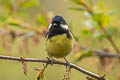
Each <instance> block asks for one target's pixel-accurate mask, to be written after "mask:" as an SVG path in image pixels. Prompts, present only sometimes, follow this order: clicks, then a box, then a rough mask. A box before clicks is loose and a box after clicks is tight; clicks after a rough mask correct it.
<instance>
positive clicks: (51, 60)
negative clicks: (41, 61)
mask: <svg viewBox="0 0 120 80" xmlns="http://www.w3.org/2000/svg"><path fill="white" fill-rule="evenodd" d="M47 59H48V61H49V63H50V64H51V65H53V63H54V59H53V58H49V57H47Z"/></svg>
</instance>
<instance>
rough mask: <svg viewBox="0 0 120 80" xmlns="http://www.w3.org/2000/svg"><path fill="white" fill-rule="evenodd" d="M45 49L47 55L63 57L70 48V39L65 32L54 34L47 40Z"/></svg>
mask: <svg viewBox="0 0 120 80" xmlns="http://www.w3.org/2000/svg"><path fill="white" fill-rule="evenodd" d="M46 50H47V53H48V56H49V57H55V58H63V57H65V56H67V55H68V54H69V53H70V52H71V50H72V39H69V38H67V35H66V34H62V35H56V36H54V37H52V38H50V39H48V40H47V42H46Z"/></svg>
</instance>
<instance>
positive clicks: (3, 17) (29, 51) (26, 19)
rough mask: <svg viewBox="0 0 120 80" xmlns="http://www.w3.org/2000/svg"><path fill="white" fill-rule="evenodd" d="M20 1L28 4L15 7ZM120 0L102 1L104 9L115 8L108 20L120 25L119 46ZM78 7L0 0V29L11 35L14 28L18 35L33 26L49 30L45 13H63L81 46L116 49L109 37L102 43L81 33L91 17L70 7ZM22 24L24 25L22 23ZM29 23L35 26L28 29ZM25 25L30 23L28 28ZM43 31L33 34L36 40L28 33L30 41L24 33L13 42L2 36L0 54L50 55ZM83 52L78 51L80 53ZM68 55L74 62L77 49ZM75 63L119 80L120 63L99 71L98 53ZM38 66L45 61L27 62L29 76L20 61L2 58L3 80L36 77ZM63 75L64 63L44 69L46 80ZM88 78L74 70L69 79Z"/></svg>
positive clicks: (64, 2)
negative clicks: (46, 48) (107, 69)
mask: <svg viewBox="0 0 120 80" xmlns="http://www.w3.org/2000/svg"><path fill="white" fill-rule="evenodd" d="M9 1H11V4H9ZM20 1H23V2H24V1H26V3H24V4H22V6H21V7H20V9H18V10H15V8H16V7H17V6H16V5H17V4H18V3H19V2H20ZM94 1H95V2H98V1H99V0H94ZM27 3H29V4H27ZM119 3H120V0H114V1H113V0H103V8H104V10H105V11H109V10H115V11H116V13H115V14H114V16H112V17H111V18H110V22H109V23H110V24H111V25H115V26H118V27H117V29H118V31H117V32H116V33H115V38H113V39H114V41H115V42H116V44H117V46H118V47H119V48H120V45H119V44H120V39H119V29H120V28H119V25H120V23H119V18H120V15H119V14H120V11H119V10H120V5H119ZM10 5H13V6H12V7H14V8H11V6H10ZM95 5H97V4H95ZM18 6H19V5H18ZM76 6H77V5H76V4H75V3H73V2H72V1H70V0H0V30H1V32H2V30H3V31H4V30H5V32H7V31H8V34H11V33H12V31H13V30H15V33H16V35H17V34H22V32H25V33H29V32H33V31H32V30H34V29H33V28H35V30H36V29H37V30H39V31H42V30H44V28H45V30H46V27H47V26H48V24H49V22H50V21H49V20H48V22H47V21H44V17H43V16H45V17H46V16H47V17H48V14H47V13H49V16H50V20H51V18H52V17H51V16H55V15H62V16H63V17H64V18H65V19H66V20H67V22H68V24H69V25H70V29H71V30H72V32H73V34H74V35H75V36H77V38H79V45H87V46H88V47H90V48H97V49H102V47H103V46H104V47H107V48H109V49H110V50H111V51H112V52H115V50H114V49H113V48H112V46H111V44H110V43H109V42H108V41H107V40H106V39H105V40H104V41H103V42H100V41H99V40H98V39H95V38H92V39H90V38H91V36H88V35H81V31H80V30H82V29H84V28H85V27H86V26H85V21H87V19H88V17H86V16H85V15H84V13H83V12H81V11H74V10H70V9H69V8H71V7H76ZM41 15H43V16H42V17H43V18H41ZM36 18H37V19H36ZM45 19H46V18H45ZM21 24H24V25H23V26H21ZM29 24H30V27H31V26H32V27H33V28H28V27H29ZM6 25H7V29H6ZM26 25H27V26H28V27H27V28H26ZM41 26H42V27H41ZM37 30H36V31H37ZM9 32H10V33H9ZM3 33H4V32H3ZM13 33H14V32H13ZM35 34H36V33H35ZM40 34H41V36H39V35H37V36H34V38H33V39H31V34H27V35H28V36H30V40H28V39H29V38H28V39H23V38H24V37H25V36H22V37H20V38H19V37H15V40H14V41H10V40H11V37H10V36H7V38H6V36H5V35H6V34H5V35H3V36H1V37H0V38H1V39H0V55H11V56H19V57H34V58H42V59H45V58H46V57H47V54H46V52H45V38H44V35H43V32H41V33H40ZM1 35H2V33H1ZM32 35H33V34H32ZM36 37H37V38H36ZM116 37H117V38H116ZM6 39H7V40H6ZM13 39H14V38H13ZM5 40H6V41H5ZM21 40H23V42H21ZM37 40H38V42H37ZM26 41H27V42H26ZM28 42H29V44H28ZM34 43H37V44H34ZM101 45H102V47H101ZM81 53H82V52H79V54H81ZM79 56H80V55H79ZM67 58H68V60H69V61H70V62H74V61H75V58H76V56H75V55H74V52H71V54H70V55H69V56H68V57H67ZM59 60H63V59H59ZM76 64H77V65H79V66H81V67H83V68H85V69H87V70H89V71H92V72H95V73H98V74H101V75H102V74H107V75H106V78H108V79H110V80H117V77H116V75H117V72H116V71H117V69H118V66H119V64H117V67H116V66H115V68H113V69H111V70H109V71H107V72H106V73H100V72H99V69H100V63H99V58H98V57H96V56H93V57H86V58H83V59H82V60H80V61H78V62H76ZM35 66H37V67H40V68H42V63H27V75H26V76H25V75H24V73H23V69H22V67H23V66H22V64H21V63H20V62H16V61H7V60H0V80H35V78H36V74H37V73H38V71H35V70H34V67H35ZM64 74H65V66H61V65H53V66H48V68H47V69H46V71H45V75H46V78H47V80H62V79H63V77H64ZM85 77H86V75H84V74H82V73H80V72H78V71H76V70H74V69H72V73H71V76H70V80H86V79H85Z"/></svg>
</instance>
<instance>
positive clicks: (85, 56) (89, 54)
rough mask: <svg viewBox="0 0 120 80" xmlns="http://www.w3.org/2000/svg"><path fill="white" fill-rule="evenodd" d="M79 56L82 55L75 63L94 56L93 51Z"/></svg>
mask: <svg viewBox="0 0 120 80" xmlns="http://www.w3.org/2000/svg"><path fill="white" fill-rule="evenodd" d="M78 54H81V55H79V56H80V57H79V58H77V59H76V60H75V62H78V61H81V60H82V59H84V58H87V57H91V56H92V50H90V49H88V50H87V51H86V52H84V53H78Z"/></svg>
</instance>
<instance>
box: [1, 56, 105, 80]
mask: <svg viewBox="0 0 120 80" xmlns="http://www.w3.org/2000/svg"><path fill="white" fill-rule="evenodd" d="M0 59H4V60H14V61H21V58H20V57H12V56H3V55H0ZM24 61H25V62H42V63H48V64H50V61H49V60H46V59H40V58H24ZM53 64H59V65H65V66H66V65H67V64H66V63H65V62H61V61H57V60H54V63H53ZM70 67H71V68H74V69H76V70H77V71H80V72H82V73H84V74H86V75H88V76H91V77H93V78H95V79H97V80H107V79H105V78H104V77H102V76H100V75H97V74H95V73H92V72H90V71H87V70H85V69H83V68H81V67H79V66H77V65H75V64H72V63H70Z"/></svg>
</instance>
